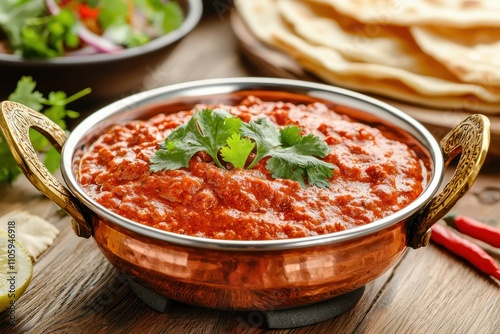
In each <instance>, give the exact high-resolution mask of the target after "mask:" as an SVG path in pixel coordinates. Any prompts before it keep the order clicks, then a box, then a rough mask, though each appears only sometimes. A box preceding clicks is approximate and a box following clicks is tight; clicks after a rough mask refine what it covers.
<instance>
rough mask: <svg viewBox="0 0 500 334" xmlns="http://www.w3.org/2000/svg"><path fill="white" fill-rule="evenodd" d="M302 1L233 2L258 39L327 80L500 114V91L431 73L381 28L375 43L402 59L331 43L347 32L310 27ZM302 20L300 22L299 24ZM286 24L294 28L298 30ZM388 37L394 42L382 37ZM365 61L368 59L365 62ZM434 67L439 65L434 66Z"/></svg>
mask: <svg viewBox="0 0 500 334" xmlns="http://www.w3.org/2000/svg"><path fill="white" fill-rule="evenodd" d="M306 3H307V2H302V3H299V1H289V0H288V1H287V0H285V1H280V2H278V1H275V0H257V1H253V0H252V1H244V0H240V1H237V2H236V6H237V9H238V11H239V12H240V13H241V15H242V17H243V18H244V20H245V21H246V23H247V24H248V26H249V27H250V29H251V30H252V31H253V32H254V33H255V35H256V36H257V37H258V38H259V39H260V40H262V41H263V42H265V43H267V44H269V45H271V46H273V47H276V48H278V49H280V50H281V51H283V52H285V53H286V54H288V55H290V56H292V57H294V58H295V59H296V60H297V61H298V62H299V63H300V64H301V65H302V66H303V67H304V68H306V69H307V70H309V71H310V72H311V73H313V74H315V75H316V76H318V77H320V78H321V79H323V80H324V81H326V82H328V83H332V84H335V85H339V86H343V87H347V88H350V89H355V90H359V91H363V92H367V93H375V94H380V95H383V96H389V97H392V98H395V99H399V100H403V101H408V102H411V103H416V104H420V105H424V106H430V107H438V108H446V109H452V110H454V109H457V110H462V109H467V110H475V111H482V112H488V113H496V112H500V108H499V107H500V92H498V91H497V90H495V89H491V90H490V89H487V88H485V87H483V86H480V85H474V84H468V83H462V82H459V81H458V80H456V79H455V80H453V76H451V74H449V73H448V72H447V71H446V69H441V70H440V71H441V72H442V73H448V74H447V75H444V74H442V77H439V76H436V75H435V74H439V72H438V71H433V69H432V68H429V67H427V66H426V65H425V64H423V62H424V60H421V59H419V58H418V57H414V56H413V55H411V54H409V53H406V54H405V52H404V50H405V47H404V46H402V45H401V40H396V37H395V36H391V35H390V34H391V33H392V32H391V31H387V32H385V33H384V37H381V39H380V40H379V41H378V42H377V43H378V44H377V45H379V44H380V46H379V48H380V49H381V51H380V52H387V45H389V46H388V48H389V49H390V48H392V49H393V52H394V54H393V55H392V56H389V57H393V58H401V59H402V58H405V57H406V59H404V60H398V61H394V62H392V63H393V64H392V66H391V65H388V64H387V62H384V61H383V60H381V59H380V57H379V60H378V61H377V60H374V58H376V56H374V53H373V52H371V51H358V53H357V54H353V53H352V52H351V51H353V50H349V49H345V50H341V48H342V46H333V45H332V42H331V41H332V40H334V38H336V37H339V36H340V38H341V39H342V38H344V41H346V40H347V39H348V38H349V34H348V33H346V32H345V31H343V29H342V28H341V27H340V26H339V25H338V24H337V25H335V24H332V23H331V22H329V21H325V20H324V21H322V22H321V23H319V25H321V24H323V26H321V28H318V27H317V26H316V27H314V24H313V19H314V15H317V14H313V13H311V10H310V9H309V8H308V7H307V5H306ZM278 4H279V6H278ZM299 6H301V7H299ZM285 19H286V20H285ZM301 20H304V21H303V22H300V23H298V21H301ZM311 25H312V26H311ZM290 26H292V27H293V28H297V31H295V30H294V29H293V28H291V27H290ZM302 27H304V28H302ZM308 28H310V29H309V31H308ZM325 29H326V30H325ZM327 32H333V36H329V35H327ZM304 36H305V37H306V38H304ZM320 36H321V37H320ZM387 36H391V37H387ZM390 38H392V39H394V40H393V41H391V42H388V41H387V40H384V39H390ZM311 40H312V42H311ZM313 43H314V44H313ZM374 45H375V44H374ZM384 45H385V46H386V48H385V49H384ZM397 52H400V54H398V53H397ZM346 54H347V55H348V56H347V57H346ZM382 54H383V53H382ZM422 57H425V55H423V56H422ZM353 58H354V60H353ZM369 59H371V60H372V62H366V61H367V60H369ZM362 60H364V61H362ZM396 64H399V67H398V66H395V65H396ZM408 64H411V65H408ZM416 64H420V65H421V66H420V68H418V67H417V68H416V69H415V72H412V71H410V68H411V67H413V65H416ZM436 68H439V64H438V65H437V66H436Z"/></svg>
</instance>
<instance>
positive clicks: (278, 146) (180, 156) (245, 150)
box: [150, 109, 335, 188]
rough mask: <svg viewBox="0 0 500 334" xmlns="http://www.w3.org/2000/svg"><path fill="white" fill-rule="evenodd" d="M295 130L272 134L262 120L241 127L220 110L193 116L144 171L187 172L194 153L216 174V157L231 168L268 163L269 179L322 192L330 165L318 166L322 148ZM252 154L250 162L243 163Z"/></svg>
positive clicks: (323, 152) (325, 151)
mask: <svg viewBox="0 0 500 334" xmlns="http://www.w3.org/2000/svg"><path fill="white" fill-rule="evenodd" d="M300 133H301V129H300V128H299V127H297V126H295V125H289V126H287V127H285V128H282V129H278V128H277V127H276V126H275V125H274V124H273V123H271V122H270V121H269V120H268V119H267V118H259V119H257V120H255V121H250V122H249V123H245V122H243V121H241V119H239V118H237V117H235V116H232V115H231V114H230V113H228V112H227V111H225V110H222V109H215V110H210V109H203V110H202V111H196V112H195V113H194V114H193V116H192V117H191V119H190V120H189V121H188V122H187V123H186V124H184V125H181V126H179V127H177V128H176V129H175V130H174V131H172V133H171V134H170V135H169V136H168V137H167V138H166V139H165V141H164V143H162V145H160V148H159V149H158V150H157V151H156V152H155V155H154V156H152V157H151V159H150V163H151V164H150V170H151V171H152V172H158V171H161V170H174V169H179V168H182V167H188V166H189V161H190V160H191V158H192V157H193V155H195V154H196V153H198V152H205V153H207V154H208V155H210V156H211V157H212V159H213V161H214V163H215V164H216V165H217V166H219V167H220V168H224V165H223V164H222V163H221V161H220V160H219V156H220V157H221V158H222V160H223V161H225V162H226V163H230V164H232V166H233V167H234V168H246V169H251V168H253V167H254V166H255V165H256V164H257V163H258V162H259V161H260V160H262V159H263V158H266V157H270V159H269V160H268V161H267V163H266V169H267V170H268V171H269V172H270V173H271V176H272V177H273V178H284V179H291V180H295V181H297V182H299V183H300V185H301V186H302V187H305V186H306V183H305V180H307V182H308V183H309V184H310V185H315V186H317V187H322V188H324V187H328V186H329V181H328V180H329V178H331V177H332V175H333V169H334V167H335V166H334V165H333V164H330V163H328V162H325V161H323V160H320V159H318V157H319V158H324V157H325V156H326V155H327V154H328V152H329V148H328V145H327V144H326V143H325V142H324V141H323V140H321V139H320V138H319V137H317V136H314V135H313V134H309V135H306V136H302V135H301V134H300ZM252 152H255V156H254V157H253V158H252V159H251V161H250V162H249V161H248V160H249V157H250V154H251V153H252Z"/></svg>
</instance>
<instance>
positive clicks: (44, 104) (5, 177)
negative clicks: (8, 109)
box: [0, 76, 90, 183]
mask: <svg viewBox="0 0 500 334" xmlns="http://www.w3.org/2000/svg"><path fill="white" fill-rule="evenodd" d="M35 87H36V82H35V81H33V79H32V78H31V77H28V76H25V77H22V78H21V79H20V80H19V81H18V83H17V87H16V89H15V91H14V92H12V93H11V94H10V95H9V97H8V98H7V99H8V100H9V101H14V102H18V103H21V104H24V105H25V106H27V107H30V108H32V109H34V110H36V111H39V112H42V113H43V114H44V115H45V116H47V117H48V118H50V119H51V120H52V121H54V122H55V123H56V124H57V125H59V126H60V127H61V128H62V129H64V130H66V128H67V127H66V122H65V118H76V117H78V116H79V114H78V113H77V112H76V111H73V110H69V109H67V108H66V106H67V104H69V103H71V102H73V101H75V100H77V99H79V98H81V97H83V96H85V95H87V94H89V93H90V88H86V89H84V90H81V91H80V92H78V93H76V94H74V95H71V96H67V95H66V93H65V92H62V91H57V92H50V93H49V95H48V96H47V97H44V96H43V94H42V93H40V92H39V91H37V90H35ZM30 139H31V143H32V145H33V148H34V149H35V151H37V152H38V153H40V154H43V155H44V164H45V166H46V167H47V169H48V170H49V171H50V172H54V171H56V170H57V169H58V168H59V158H60V157H59V153H58V152H57V151H56V150H55V149H54V147H52V146H51V145H50V143H49V141H48V140H47V138H45V137H44V136H43V135H42V134H40V133H38V132H36V131H32V130H30ZM20 173H21V170H20V169H19V167H18V166H17V163H16V161H15V160H14V157H13V156H12V153H11V152H10V149H9V146H8V145H7V142H6V140H5V138H4V137H3V135H2V133H1V132H0V183H11V182H12V181H14V180H15V179H16V178H17V177H18V176H19V174H20Z"/></svg>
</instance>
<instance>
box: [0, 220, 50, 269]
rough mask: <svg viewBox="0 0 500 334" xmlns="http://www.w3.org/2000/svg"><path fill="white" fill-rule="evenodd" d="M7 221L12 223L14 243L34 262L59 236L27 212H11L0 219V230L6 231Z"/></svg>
mask: <svg viewBox="0 0 500 334" xmlns="http://www.w3.org/2000/svg"><path fill="white" fill-rule="evenodd" d="M9 221H14V222H15V223H16V224H15V232H16V241H17V242H19V243H20V244H21V246H23V247H24V249H25V250H26V251H27V252H28V254H29V255H30V256H31V257H32V258H33V259H34V260H35V259H36V258H37V257H38V256H40V254H42V253H43V252H44V251H45V250H46V249H47V248H48V247H49V246H50V245H52V243H53V242H54V239H55V238H56V237H57V235H58V234H59V230H58V229H57V228H56V227H55V226H54V225H52V224H51V223H49V222H47V221H46V220H45V219H43V218H41V217H39V216H35V215H32V214H30V213H28V212H27V211H22V210H13V211H11V212H9V213H7V214H5V215H3V216H2V217H0V229H2V230H4V231H7V229H8V225H7V223H8V222H9Z"/></svg>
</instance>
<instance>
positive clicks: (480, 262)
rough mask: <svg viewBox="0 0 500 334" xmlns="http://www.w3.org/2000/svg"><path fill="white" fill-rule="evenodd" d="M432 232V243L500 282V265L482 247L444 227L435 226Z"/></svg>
mask: <svg viewBox="0 0 500 334" xmlns="http://www.w3.org/2000/svg"><path fill="white" fill-rule="evenodd" d="M431 230H432V233H431V240H432V241H434V242H435V243H437V244H440V245H442V246H443V247H445V248H447V249H448V250H450V251H451V252H453V253H454V254H456V255H458V256H460V257H462V258H464V259H465V260H467V261H468V262H470V263H471V264H472V265H474V266H475V267H476V268H477V269H479V270H480V271H482V272H483V273H485V274H487V275H491V276H493V277H495V278H496V279H498V280H500V268H499V267H498V264H497V263H496V262H495V260H494V259H493V258H492V257H491V256H489V255H488V253H486V251H485V250H483V249H482V248H481V247H479V246H478V245H476V244H475V243H473V242H471V241H469V240H467V239H464V238H461V237H459V236H458V235H457V234H455V233H453V232H452V231H451V230H449V229H447V228H446V227H444V226H443V225H440V224H434V225H433V226H432V228H431Z"/></svg>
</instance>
